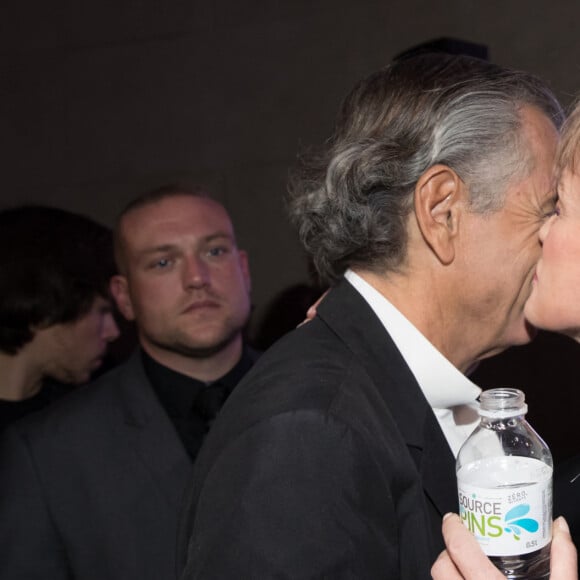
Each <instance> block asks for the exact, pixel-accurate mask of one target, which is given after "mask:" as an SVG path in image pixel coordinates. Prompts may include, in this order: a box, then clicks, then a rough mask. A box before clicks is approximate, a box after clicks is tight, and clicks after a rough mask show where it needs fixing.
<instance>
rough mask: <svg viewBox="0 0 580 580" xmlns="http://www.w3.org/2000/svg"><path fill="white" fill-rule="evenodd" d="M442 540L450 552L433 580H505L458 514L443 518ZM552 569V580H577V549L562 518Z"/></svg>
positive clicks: (444, 554)
mask: <svg viewBox="0 0 580 580" xmlns="http://www.w3.org/2000/svg"><path fill="white" fill-rule="evenodd" d="M443 538H444V540H445V545H446V546H447V549H446V550H445V551H443V552H442V553H441V554H440V555H439V558H437V560H436V561H435V564H433V567H432V568H431V575H432V576H433V579H434V580H461V579H464V580H480V579H481V580H505V576H504V575H503V574H502V573H501V572H500V571H499V570H498V569H497V568H496V567H495V566H494V565H493V564H492V563H491V561H490V560H489V559H488V558H487V557H486V556H485V554H484V553H483V551H482V550H481V548H480V547H479V544H478V543H477V540H476V539H475V538H474V536H473V534H471V533H470V532H469V531H468V530H467V528H466V527H465V526H464V525H463V524H462V523H461V520H460V519H459V516H457V515H456V514H447V515H446V516H445V517H444V518H443ZM551 566H552V571H551V574H550V580H578V569H577V555H576V548H575V547H574V544H573V543H572V538H571V537H570V531H569V529H568V524H567V523H566V520H565V519H564V518H561V517H560V518H558V519H557V520H555V522H554V528H553V534H552V550H551Z"/></svg>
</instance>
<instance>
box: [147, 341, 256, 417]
mask: <svg viewBox="0 0 580 580" xmlns="http://www.w3.org/2000/svg"><path fill="white" fill-rule="evenodd" d="M141 357H142V360H143V367H144V368H145V374H146V375H147V378H148V379H149V381H150V383H151V385H152V387H153V390H154V391H155V394H156V395H157V398H158V399H159V402H160V403H161V406H162V407H163V408H164V409H165V411H166V412H167V414H168V415H170V416H171V417H187V416H188V414H189V413H190V411H191V409H192V407H193V403H194V401H195V399H196V397H197V395H198V393H199V392H200V391H201V390H202V389H204V388H205V387H206V386H208V385H209V384H212V383H217V382H219V383H221V384H223V385H224V386H226V387H227V390H228V394H229V393H231V392H232V391H233V389H234V387H235V386H236V385H237V384H238V382H239V381H240V379H241V378H242V377H243V376H244V375H245V374H246V372H247V371H248V370H249V369H250V367H251V366H252V364H253V362H254V360H255V358H256V355H255V354H254V353H253V352H252V351H251V350H250V349H249V348H247V347H244V349H243V351H242V356H241V358H240V360H239V361H238V362H237V363H236V364H235V366H234V367H233V368H232V369H231V370H229V371H228V372H227V373H226V374H225V375H224V376H223V377H221V378H220V379H218V380H217V381H212V382H211V383H205V382H203V381H199V380H197V379H194V378H192V377H188V376H187V375H184V374H182V373H178V372H177V371H174V370H172V369H170V368H168V367H166V366H165V365H162V364H161V363H159V362H158V361H156V360H155V359H154V358H152V357H151V356H149V355H148V354H147V353H146V352H145V351H144V350H143V349H141Z"/></svg>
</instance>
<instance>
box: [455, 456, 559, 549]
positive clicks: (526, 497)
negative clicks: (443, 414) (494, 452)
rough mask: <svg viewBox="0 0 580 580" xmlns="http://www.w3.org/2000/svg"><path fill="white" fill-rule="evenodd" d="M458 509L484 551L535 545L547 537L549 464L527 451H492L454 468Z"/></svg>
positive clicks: (549, 522)
mask: <svg viewBox="0 0 580 580" xmlns="http://www.w3.org/2000/svg"><path fill="white" fill-rule="evenodd" d="M457 484H458V491H459V513H460V516H461V519H462V520H463V523H464V524H465V526H466V527H467V528H468V529H469V530H470V531H471V532H473V534H474V535H475V537H476V538H477V540H478V542H479V543H480V545H481V547H482V548H483V551H484V552H485V553H486V554H487V555H488V556H513V555H518V554H528V553H530V552H535V551H536V550H540V549H541V548H543V547H544V546H546V545H547V544H549V543H550V540H551V538H552V468H551V467H550V466H549V465H546V464H545V463H543V462H541V461H539V460H537V459H530V458H528V457H513V456H508V457H495V458H488V459H482V460H479V461H475V462H473V463H469V464H467V465H465V466H463V467H462V468H461V469H460V470H459V472H458V473H457Z"/></svg>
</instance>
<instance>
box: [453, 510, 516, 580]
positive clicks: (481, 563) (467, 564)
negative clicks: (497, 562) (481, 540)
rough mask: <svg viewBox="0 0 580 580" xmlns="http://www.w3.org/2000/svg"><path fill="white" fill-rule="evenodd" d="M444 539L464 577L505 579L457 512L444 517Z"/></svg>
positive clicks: (477, 579) (471, 578)
mask: <svg viewBox="0 0 580 580" xmlns="http://www.w3.org/2000/svg"><path fill="white" fill-rule="evenodd" d="M443 539H444V540H445V545H446V546H447V551H448V552H449V555H450V557H451V559H452V560H453V562H454V563H455V566H456V567H457V569H458V570H459V572H460V573H461V575H462V577H463V578H469V580H480V579H481V580H505V576H504V575H503V574H502V573H501V572H499V570H498V569H497V568H496V567H495V566H494V565H493V564H492V563H491V561H490V560H489V558H488V557H487V556H486V555H485V554H484V553H483V551H482V549H481V547H480V546H479V544H478V543H477V540H476V539H475V537H474V536H473V534H472V533H471V532H469V531H468V530H467V528H466V527H465V526H464V525H463V523H462V522H461V520H460V519H459V516H458V515H456V514H449V515H446V516H445V518H444V519H443Z"/></svg>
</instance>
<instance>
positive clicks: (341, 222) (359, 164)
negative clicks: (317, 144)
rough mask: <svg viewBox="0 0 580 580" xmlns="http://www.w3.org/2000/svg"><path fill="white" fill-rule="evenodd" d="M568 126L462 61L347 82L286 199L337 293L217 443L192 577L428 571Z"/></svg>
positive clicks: (251, 382)
mask: <svg viewBox="0 0 580 580" xmlns="http://www.w3.org/2000/svg"><path fill="white" fill-rule="evenodd" d="M561 120H562V114H561V109H560V107H559V105H558V103H557V101H556V100H555V98H554V96H553V95H552V94H551V92H550V91H549V90H548V89H547V88H546V87H545V85H544V84H543V83H541V82H540V81H539V80H537V79H535V78H534V77H532V76H531V75H527V74H524V73H517V72H513V71H510V70H507V69H503V68H501V67H497V66H494V65H491V64H489V63H487V62H484V61H479V60H476V59H470V58H467V57H451V56H447V55H425V56H419V57H414V58H409V59H406V60H402V61H400V62H396V63H394V64H393V65H391V66H389V67H387V68H386V69H384V70H381V71H379V72H377V73H375V74H373V75H371V76H370V77H369V78H367V79H364V80H363V81H361V82H360V83H359V84H358V85H357V86H356V87H355V88H354V90H353V91H352V92H351V93H350V95H349V96H348V97H347V99H346V101H345V104H344V106H343V109H342V111H341V114H340V116H339V119H338V124H337V128H336V130H335V134H334V136H333V138H332V140H331V141H329V147H328V151H327V152H326V154H325V155H323V156H322V157H321V159H323V162H322V164H321V165H320V166H319V167H317V166H314V167H313V168H311V169H310V171H309V172H308V173H307V175H306V178H305V179H304V180H303V181H302V182H299V183H298V184H297V185H295V187H294V188H293V194H292V199H291V212H292V215H293V218H294V221H295V222H296V224H297V226H298V229H299V233H300V236H301V239H302V242H303V244H304V245H305V247H306V249H307V250H308V252H309V253H310V255H311V256H312V258H313V260H314V263H315V264H316V267H317V269H318V271H319V273H320V274H321V275H322V276H323V277H324V278H325V279H326V280H328V281H330V282H331V283H332V285H333V288H332V289H331V290H330V292H329V293H328V295H327V296H326V297H325V298H324V300H323V301H322V303H321V304H320V305H319V306H318V315H317V316H316V318H315V319H314V320H313V321H311V322H310V323H308V324H306V325H304V326H302V327H300V328H298V329H297V330H295V331H294V332H292V333H291V334H289V335H288V336H287V337H286V338H285V339H283V340H282V341H280V342H279V343H277V345H274V347H272V348H271V349H270V350H269V351H268V352H267V353H266V354H265V355H264V356H263V357H262V358H261V359H260V361H259V362H258V364H257V365H256V366H255V367H254V368H253V369H252V371H251V372H250V373H249V375H248V376H247V377H246V379H245V380H244V381H243V382H242V384H241V385H240V386H239V387H238V389H236V392H235V393H234V395H233V396H232V398H231V399H230V400H229V401H228V404H227V405H226V407H225V408H224V409H223V411H222V413H221V414H220V417H219V418H218V420H217V421H216V423H215V425H214V427H213V429H212V432H211V433H210V435H209V437H208V439H207V440H206V443H205V445H204V448H203V449H202V451H201V453H200V456H199V457H198V461H197V463H196V468H195V473H194V477H193V484H192V487H191V490H190V499H189V505H188V510H187V513H186V516H187V517H186V521H185V522H184V524H183V530H182V536H183V538H184V542H183V544H182V561H185V560H186V566H185V570H184V572H183V575H182V578H183V579H184V580H185V579H187V580H213V579H222V578H286V579H292V580H298V579H304V580H306V579H313V578H332V579H333V580H342V579H354V578H357V579H359V578H360V579H363V578H364V579H365V580H371V579H377V580H379V579H381V580H383V579H384V578H401V579H405V580H418V579H422V578H429V577H430V568H431V565H432V563H433V562H434V560H435V559H436V557H437V555H438V554H439V552H440V551H441V550H442V549H443V540H442V537H441V518H442V516H443V514H445V513H446V512H449V511H453V510H454V509H456V506H457V496H456V484H455V460H454V455H455V454H456V453H457V451H458V449H459V447H460V446H461V444H462V443H463V441H464V440H465V439H466V438H467V436H468V435H469V433H470V431H471V430H472V429H473V427H474V426H475V423H476V421H477V414H476V412H475V408H476V406H477V403H476V399H477V397H478V394H479V389H478V388H477V387H476V386H475V385H474V384H472V383H471V382H470V381H469V380H468V379H467V378H466V376H465V375H464V373H465V372H466V371H467V370H468V369H469V368H470V367H471V365H473V364H474V363H475V362H476V361H478V360H480V359H482V358H484V357H488V356H491V355H492V354H494V353H497V352H499V351H501V350H503V349H505V348H507V347H508V346H510V345H513V344H522V343H525V342H527V341H528V340H530V338H531V334H530V332H531V331H530V329H529V328H528V325H527V324H526V321H525V319H524V315H523V306H524V302H525V300H526V298H527V296H528V294H529V291H530V286H531V282H532V278H533V273H534V269H535V264H536V261H537V259H538V257H539V253H540V244H539V240H538V230H539V228H540V225H541V223H542V219H543V217H544V216H545V215H546V214H547V213H549V211H550V210H551V209H552V207H553V197H554V196H553V190H552V163H553V156H554V150H555V147H556V142H557V137H558V127H559V125H560V123H561ZM216 511H219V512H220V513H221V514H222V517H221V518H216V517H215V513H216ZM188 539H189V541H188V542H187V540H188Z"/></svg>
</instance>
